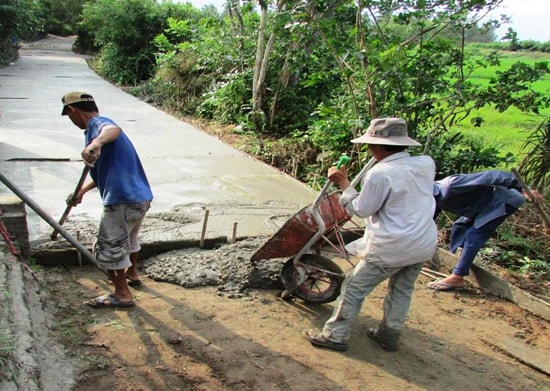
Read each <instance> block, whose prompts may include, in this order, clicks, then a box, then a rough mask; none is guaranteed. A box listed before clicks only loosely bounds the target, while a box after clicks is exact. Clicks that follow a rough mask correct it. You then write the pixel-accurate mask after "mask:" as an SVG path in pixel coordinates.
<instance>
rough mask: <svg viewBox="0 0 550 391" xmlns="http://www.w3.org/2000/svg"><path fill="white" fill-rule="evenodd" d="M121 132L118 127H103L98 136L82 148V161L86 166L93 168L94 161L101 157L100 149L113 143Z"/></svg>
mask: <svg viewBox="0 0 550 391" xmlns="http://www.w3.org/2000/svg"><path fill="white" fill-rule="evenodd" d="M121 132H122V129H120V128H119V127H118V126H115V125H105V126H104V127H103V128H101V132H100V133H99V136H97V137H96V138H94V139H93V140H92V142H91V143H90V144H88V145H87V146H86V148H84V150H83V151H82V159H84V161H85V162H86V164H88V165H92V166H93V164H94V163H95V161H96V160H97V159H98V158H99V155H101V147H103V146H104V145H105V144H108V143H110V142H113V141H115V140H116V139H117V138H118V136H119V135H120V133H121Z"/></svg>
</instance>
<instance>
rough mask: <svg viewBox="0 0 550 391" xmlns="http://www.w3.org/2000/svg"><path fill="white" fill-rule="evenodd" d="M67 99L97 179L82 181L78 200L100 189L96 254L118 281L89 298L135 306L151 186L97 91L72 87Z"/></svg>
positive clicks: (65, 108) (96, 304)
mask: <svg viewBox="0 0 550 391" xmlns="http://www.w3.org/2000/svg"><path fill="white" fill-rule="evenodd" d="M61 101H62V102H63V111H62V112H61V115H67V116H68V117H69V119H70V120H71V121H72V122H73V124H74V125H76V126H77V127H78V128H80V129H83V130H84V137H85V148H84V150H83V151H82V158H83V159H84V162H85V163H86V164H88V165H89V166H90V167H91V168H90V176H91V177H92V182H90V183H88V184H87V185H85V186H83V187H82V189H81V190H80V191H79V192H78V195H77V196H76V197H75V198H76V201H75V202H74V203H75V204H79V203H80V202H81V201H82V197H83V196H84V194H85V193H86V192H88V191H90V190H92V189H94V188H97V189H98V190H99V194H100V196H101V199H102V201H103V214H102V216H101V221H100V224H99V230H98V234H97V241H96V243H95V245H94V256H95V258H96V260H97V262H98V264H99V265H100V266H101V267H102V268H103V269H105V270H107V272H108V274H109V276H110V278H111V280H112V281H113V284H114V286H115V289H114V292H113V293H107V294H105V295H102V296H100V297H97V298H94V299H92V300H89V301H88V302H87V304H88V305H90V306H92V307H95V308H99V307H115V308H119V307H132V306H134V305H135V303H134V300H133V295H132V292H131V291H130V289H129V288H128V285H129V284H130V285H132V283H133V285H137V284H138V283H139V284H140V283H141V281H140V280H139V277H138V275H137V271H136V264H137V259H138V253H139V250H140V248H141V247H140V243H139V239H138V233H139V230H140V227H141V224H142V222H143V219H144V217H145V214H146V213H147V211H148V210H149V207H150V204H151V200H152V199H153V193H152V191H151V187H150V185H149V182H148V180H147V176H146V175H145V171H144V169H143V166H142V164H141V161H140V159H139V157H138V154H137V152H136V150H135V148H134V146H133V145H132V143H131V141H130V139H129V138H128V137H127V136H126V134H125V133H124V132H123V131H122V129H121V128H120V127H119V126H118V125H117V124H116V123H115V122H114V121H113V120H111V119H109V118H107V117H103V116H100V115H99V109H98V107H97V105H96V103H95V99H94V98H93V96H92V95H90V94H89V93H88V92H86V91H72V92H69V93H67V94H65V95H64V96H63V98H62V99H61ZM70 198H72V197H71V196H70ZM127 280H128V281H129V282H128V281H127Z"/></svg>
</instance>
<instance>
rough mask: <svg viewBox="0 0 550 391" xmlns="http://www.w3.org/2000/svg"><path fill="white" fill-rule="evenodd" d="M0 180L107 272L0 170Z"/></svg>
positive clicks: (84, 248) (85, 249)
mask: <svg viewBox="0 0 550 391" xmlns="http://www.w3.org/2000/svg"><path fill="white" fill-rule="evenodd" d="M0 181H2V183H3V184H4V185H6V186H7V187H8V188H9V189H10V190H11V191H13V192H14V193H15V195H17V196H18V197H19V198H21V200H22V201H23V202H24V203H25V204H27V205H28V206H30V208H31V209H32V210H34V211H35V212H36V213H37V214H38V215H39V216H40V217H42V218H43V219H44V221H46V222H47V223H48V224H49V225H51V226H52V228H54V229H55V230H56V231H57V232H59V233H60V234H61V236H63V237H64V238H65V239H67V241H68V242H69V243H71V244H72V245H73V246H74V247H75V248H76V249H77V250H78V251H80V252H81V253H82V254H84V256H85V257H86V258H88V260H90V261H91V262H92V263H93V264H95V265H96V266H97V267H98V268H100V269H101V271H103V272H104V273H105V274H107V272H106V271H105V270H104V269H103V268H102V267H101V266H100V265H99V263H98V262H97V261H96V259H95V258H94V256H93V254H92V253H91V252H90V251H89V250H88V249H87V248H86V247H84V246H83V245H82V243H80V242H79V241H78V240H76V239H75V238H74V237H73V236H72V235H71V234H70V233H68V232H67V231H66V230H65V229H63V227H61V225H60V224H59V223H58V222H57V221H55V220H54V219H53V218H51V217H50V216H49V215H48V214H47V213H46V212H45V211H44V210H43V209H42V208H40V206H38V204H36V203H35V202H34V201H33V200H32V199H31V198H30V197H29V196H27V195H26V194H25V193H23V191H21V190H20V189H18V188H17V186H15V185H14V184H13V183H12V182H11V181H10V180H9V179H8V178H6V177H5V176H4V174H2V172H0ZM107 275H108V274H107Z"/></svg>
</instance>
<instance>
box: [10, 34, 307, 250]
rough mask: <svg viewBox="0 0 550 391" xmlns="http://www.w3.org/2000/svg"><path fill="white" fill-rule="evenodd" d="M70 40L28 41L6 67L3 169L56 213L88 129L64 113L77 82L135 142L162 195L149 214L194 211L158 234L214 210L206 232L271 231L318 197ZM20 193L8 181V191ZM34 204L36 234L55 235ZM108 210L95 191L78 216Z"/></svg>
mask: <svg viewBox="0 0 550 391" xmlns="http://www.w3.org/2000/svg"><path fill="white" fill-rule="evenodd" d="M71 45H72V40H71V39H68V38H59V37H49V38H48V39H45V40H42V41H39V42H35V43H31V44H24V46H23V47H22V48H21V50H20V52H19V54H20V58H19V59H18V60H17V61H16V62H15V63H14V64H13V65H10V66H8V67H5V68H1V69H0V104H1V106H0V115H1V117H0V171H1V172H2V173H3V174H4V176H6V177H7V178H9V179H10V180H11V181H12V182H13V183H14V184H15V185H16V186H17V187H18V188H19V189H21V190H22V191H23V192H24V193H25V194H26V195H27V196H29V197H30V198H31V199H32V200H34V201H35V203H37V204H38V205H39V206H40V207H41V208H42V209H43V210H44V211H45V212H46V213H47V214H49V215H50V216H52V218H53V219H54V220H58V218H59V217H60V216H61V215H62V213H63V211H64V210H65V207H66V205H65V199H66V198H67V196H68V195H69V193H71V192H72V191H73V189H74V187H75V185H76V183H77V181H78V178H79V176H80V173H81V171H82V168H83V163H82V160H81V158H80V152H81V150H82V149H83V147H84V136H83V134H82V131H81V130H80V129H78V128H76V127H75V126H74V125H73V124H72V123H71V122H70V120H69V119H68V118H67V117H66V116H61V109H62V104H61V97H62V96H63V95H64V94H65V93H66V92H68V91H71V90H77V89H82V90H87V91H89V92H91V93H92V94H93V95H94V97H95V98H96V101H97V103H98V106H99V109H100V112H101V114H103V115H105V116H107V117H110V118H112V119H113V120H115V121H116V122H117V123H118V124H119V125H120V126H121V127H122V128H123V129H124V131H125V132H126V133H127V134H128V135H129V137H130V139H131V140H132V142H133V143H134V145H135V147H136V149H137V150H138V153H139V155H140V157H141V159H142V162H143V164H144V167H145V170H146V172H147V174H148V177H149V180H150V182H151V185H152V188H153V192H154V196H155V198H154V201H153V204H152V209H151V212H150V215H154V214H157V215H159V214H161V215H165V216H166V215H171V216H172V217H170V218H169V219H170V220H174V215H176V217H177V215H178V214H183V215H194V216H195V218H194V220H193V219H192V220H193V221H194V223H193V224H191V225H187V226H186V227H185V229H172V228H168V229H167V226H163V227H161V228H159V229H157V230H156V231H157V232H155V234H154V235H153V236H154V237H155V238H154V240H155V241H159V240H163V239H166V240H173V239H177V238H174V236H179V235H182V232H185V234H186V235H189V236H194V237H196V236H197V235H198V232H200V231H201V229H202V222H203V221H202V220H204V219H201V218H198V217H197V216H199V215H200V216H203V215H204V214H205V210H208V211H209V219H208V228H207V235H206V236H207V237H209V236H220V235H222V236H223V235H227V236H228V237H229V236H231V235H232V232H233V229H234V228H235V227H237V236H238V237H242V236H258V235H271V234H272V233H273V228H270V226H269V225H268V224H266V221H267V220H268V219H269V218H270V217H273V216H291V215H292V214H294V213H295V212H296V211H298V210H299V209H300V208H301V207H303V206H305V205H307V204H309V203H310V202H311V201H312V200H313V199H314V198H315V195H316V193H315V192H314V191H313V190H312V189H310V188H309V187H308V186H306V185H304V184H302V183H300V182H298V181H296V180H295V179H293V178H291V177H289V176H287V175H285V174H282V173H280V172H278V171H277V170H275V169H273V168H272V167H270V166H268V165H266V164H263V163H261V162H259V161H257V160H255V159H253V158H251V157H250V156H248V155H246V154H244V153H242V152H240V151H238V150H235V149H233V148H232V147H230V146H228V145H226V144H224V143H223V142H221V141H220V140H218V139H217V138H215V137H212V136H210V135H208V134H207V133H205V132H203V131H201V130H200V129H197V128H195V127H193V126H191V125H190V124H188V123H186V122H183V121H180V120H178V119H176V118H175V117H173V116H171V115H169V114H167V113H165V112H163V111H161V110H158V109H156V108H154V107H152V106H150V105H148V104H146V103H144V102H142V101H140V100H139V99H137V98H135V97H133V96H132V95H129V94H127V93H125V92H124V91H123V90H121V89H120V88H118V87H116V86H114V85H112V84H110V83H109V82H107V81H105V80H103V79H102V78H101V77H99V76H98V75H97V74H96V73H94V72H93V71H92V70H91V69H90V68H89V67H88V65H87V63H86V57H85V56H81V55H77V54H75V53H73V52H72V51H71V50H70V48H71ZM11 193H12V192H11V191H10V190H9V189H8V188H6V187H5V186H4V185H3V184H1V183H0V195H2V194H11ZM27 210H28V213H29V218H28V221H29V233H30V239H31V241H40V240H41V239H44V238H49V235H50V234H51V232H52V229H51V227H50V226H49V225H48V224H47V223H46V222H45V221H44V220H43V219H41V218H40V217H39V216H38V215H37V214H36V213H34V212H33V211H32V210H31V209H29V208H27ZM101 210H102V205H101V202H100V199H99V195H98V194H97V192H96V194H91V193H90V194H87V196H86V197H85V199H84V202H83V203H82V204H81V205H79V206H78V207H76V208H73V210H72V211H71V215H70V217H72V218H80V217H81V218H86V219H90V221H92V220H93V221H94V223H96V222H97V220H98V219H99V216H100V214H101ZM283 221H284V219H283ZM151 240H153V239H151Z"/></svg>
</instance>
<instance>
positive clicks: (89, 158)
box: [81, 143, 101, 167]
mask: <svg viewBox="0 0 550 391" xmlns="http://www.w3.org/2000/svg"><path fill="white" fill-rule="evenodd" d="M81 155H82V159H84V163H85V164H87V165H88V166H90V167H93V166H94V163H95V162H96V160H97V159H99V155H101V147H98V146H95V145H93V143H92V144H90V145H88V146H87V147H86V148H84V150H83V151H82V154H81Z"/></svg>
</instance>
